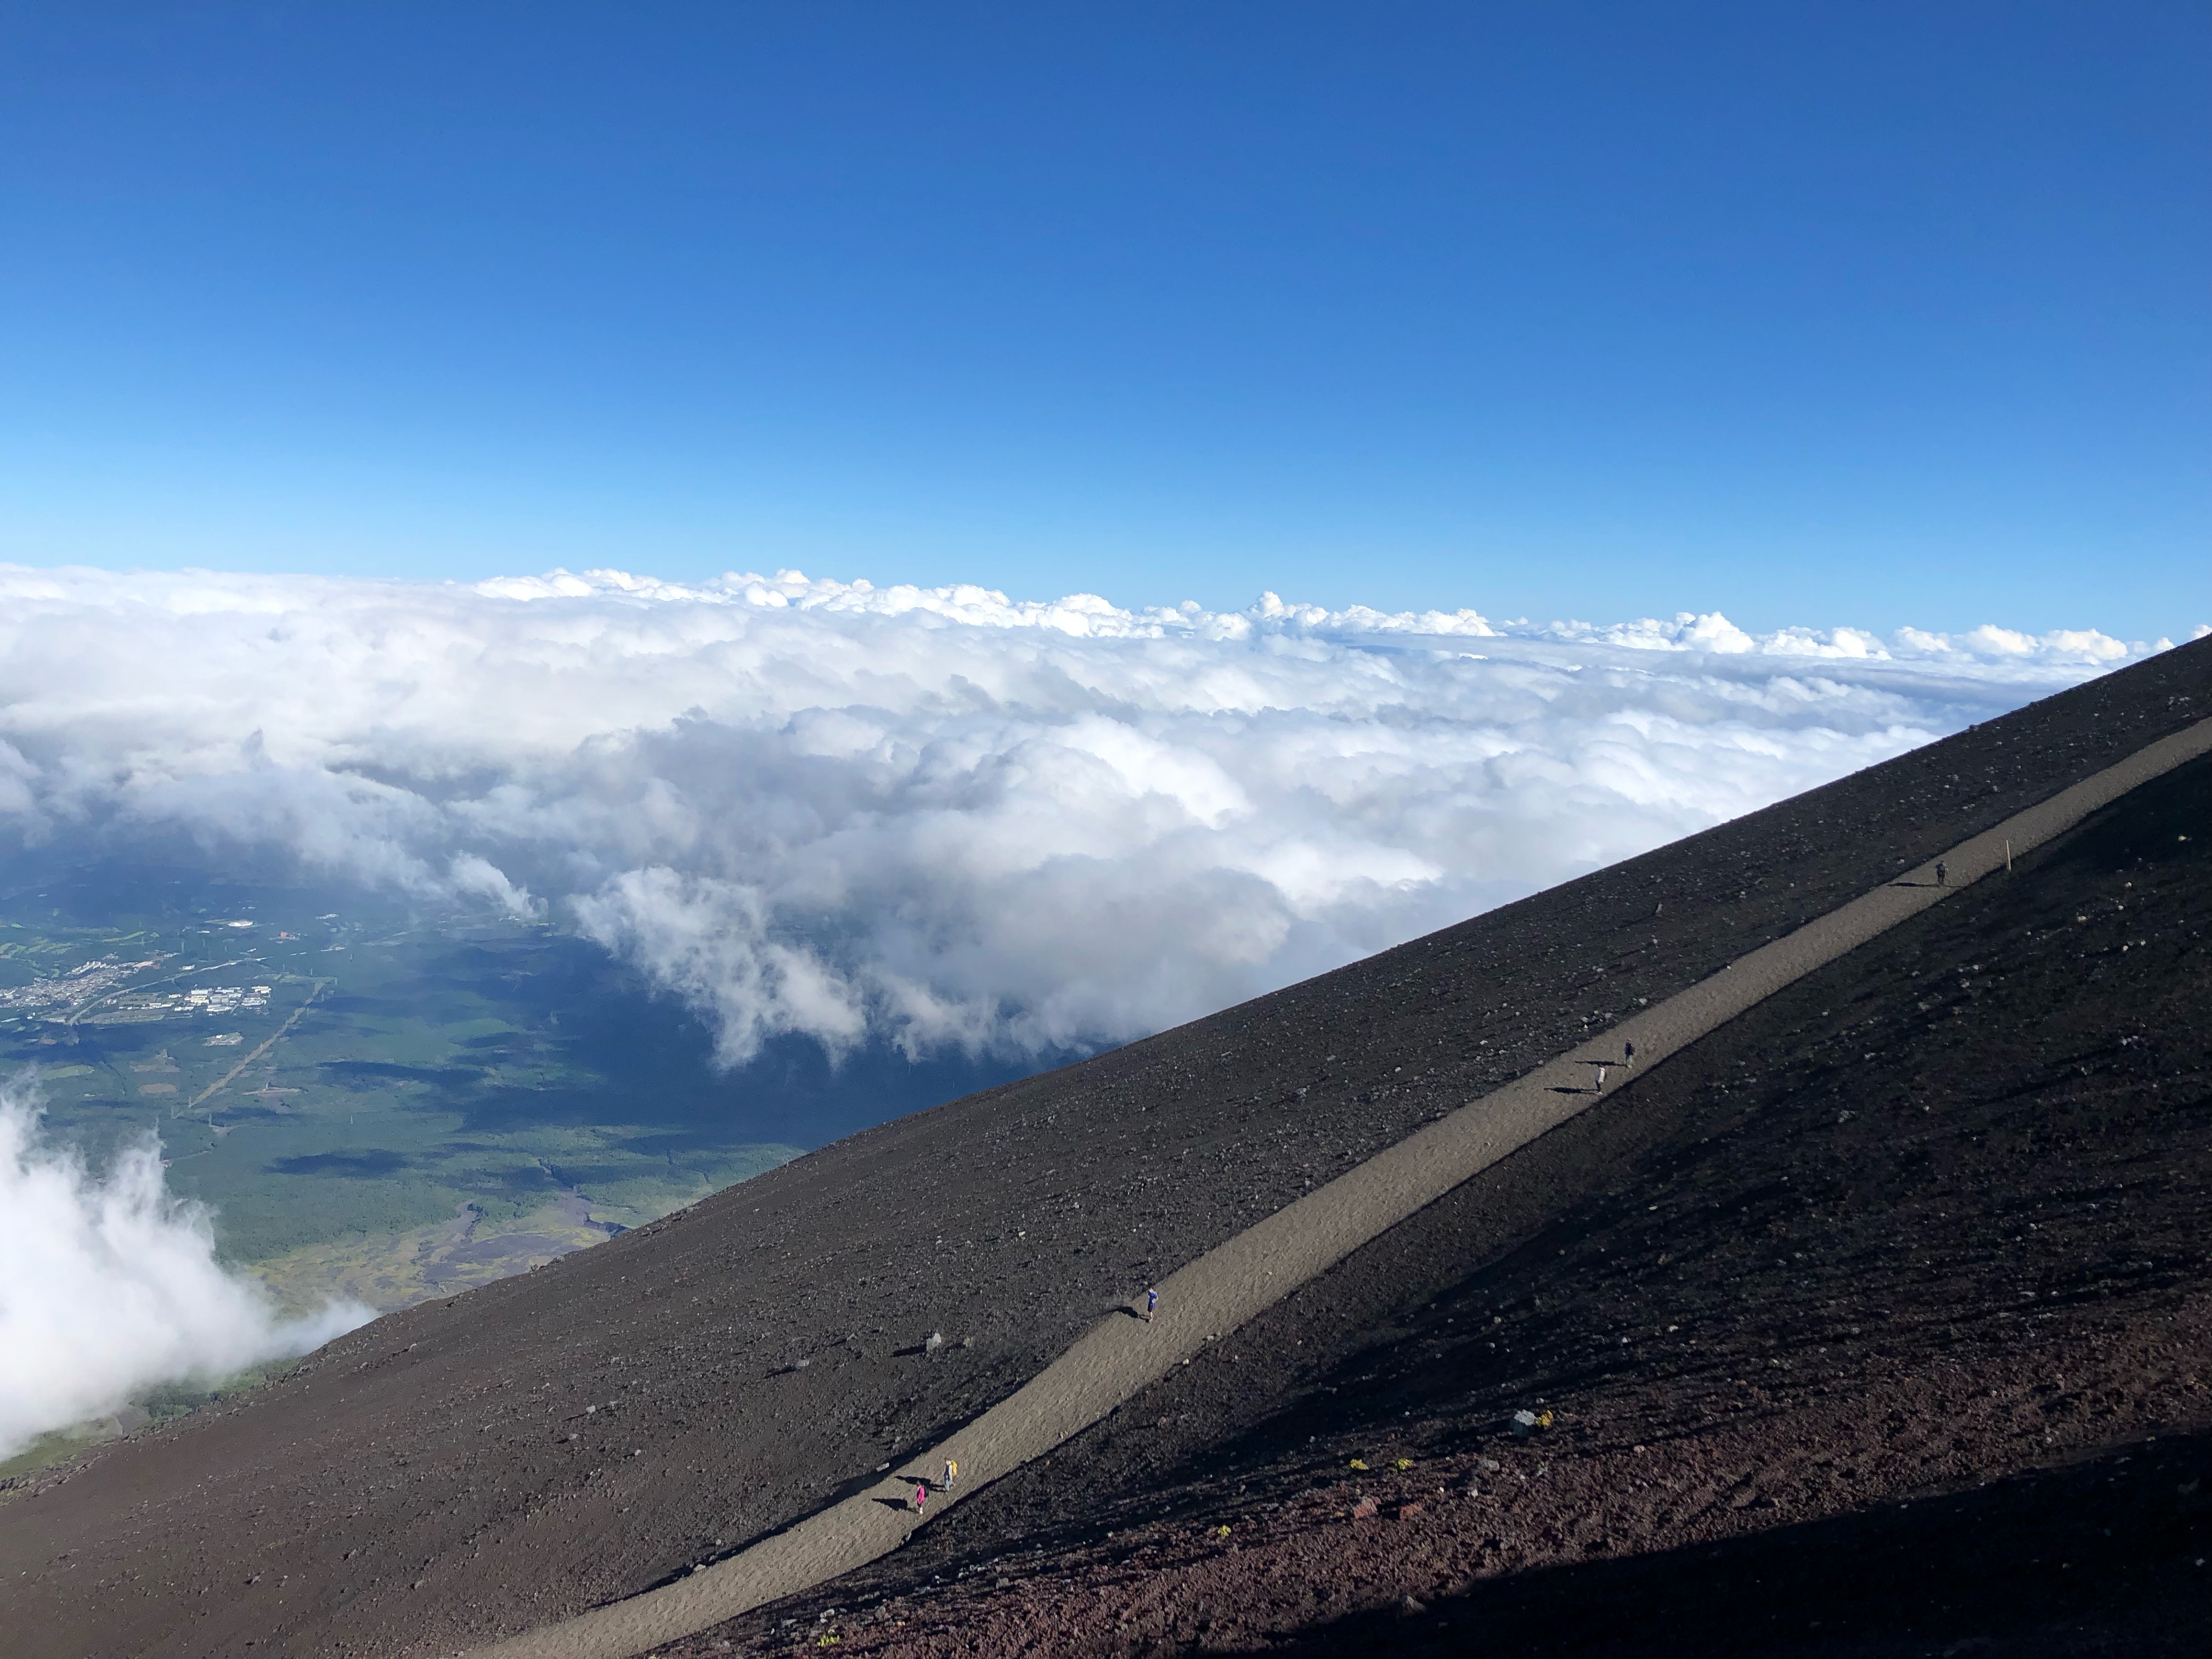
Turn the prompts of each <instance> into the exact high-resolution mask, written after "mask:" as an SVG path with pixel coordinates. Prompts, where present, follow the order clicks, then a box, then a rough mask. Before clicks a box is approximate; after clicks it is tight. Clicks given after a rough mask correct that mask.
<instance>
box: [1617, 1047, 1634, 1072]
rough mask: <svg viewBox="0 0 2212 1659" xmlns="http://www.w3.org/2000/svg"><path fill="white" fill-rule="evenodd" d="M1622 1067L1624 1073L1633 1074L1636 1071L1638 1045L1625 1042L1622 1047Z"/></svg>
mask: <svg viewBox="0 0 2212 1659" xmlns="http://www.w3.org/2000/svg"><path fill="white" fill-rule="evenodd" d="M1620 1065H1621V1069H1622V1070H1623V1071H1631V1072H1632V1071H1634V1070H1635V1069H1636V1045H1635V1044H1634V1043H1632V1042H1624V1043H1622V1044H1621V1045H1620Z"/></svg>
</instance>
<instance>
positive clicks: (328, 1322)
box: [0, 1073, 370, 1458]
mask: <svg viewBox="0 0 2212 1659" xmlns="http://www.w3.org/2000/svg"><path fill="white" fill-rule="evenodd" d="M369 1317H370V1310H368V1309H367V1308H365V1307H362V1306H360V1305H359V1304H331V1306H330V1307H328V1308H326V1309H325V1310H323V1312H321V1313H320V1314H318V1315H314V1316H311V1317H309V1318H307V1319H303V1320H299V1321H294V1322H284V1321H280V1320H279V1319H277V1318H276V1316H275V1314H274V1313H273V1312H272V1310H271V1309H270V1304H269V1299H268V1297H266V1295H264V1293H263V1291H261V1289H260V1287H259V1286H258V1285H255V1284H253V1283H252V1281H250V1280H248V1279H243V1278H241V1277H240V1276H239V1275H238V1274H236V1273H232V1272H230V1271H229V1270H228V1269H227V1268H225V1267H223V1266H222V1263H221V1262H219V1261H217V1260H216V1254H215V1238H214V1235H213V1233H212V1232H211V1231H210V1227H209V1224H208V1218H207V1214H206V1212H204V1210H202V1209H201V1208H200V1207H199V1206H197V1205H193V1204H190V1203H183V1202H179V1201H178V1200H176V1199H174V1198H173V1197H172V1196H171V1195H170V1194H169V1193H168V1191H167V1188H166V1187H165V1186H164V1185H163V1182H162V1178H161V1149H160V1147H159V1146H157V1145H156V1144H155V1142H154V1141H153V1140H151V1139H147V1140H144V1141H141V1142H139V1143H137V1144H135V1145H133V1146H130V1147H128V1148H126V1149H125V1151H124V1152H122V1154H121V1155H120V1156H119V1157H118V1158H116V1160H115V1161H114V1164H112V1167H111V1168H109V1169H108V1170H106V1171H105V1172H104V1173H100V1174H94V1172H92V1171H91V1170H88V1169H87V1168H86V1166H85V1164H84V1163H83V1162H82V1159H80V1158H78V1157H77V1156H76V1154H75V1153H74V1152H70V1151H69V1150H67V1149H65V1148H63V1147H59V1146H55V1145H53V1144H52V1142H51V1141H50V1140H48V1139H46V1137H44V1136H43V1135H42V1134H41V1133H40V1123H39V1107H38V1099H37V1088H36V1084H35V1080H34V1079H32V1078H31V1076H30V1075H29V1074H28V1073H25V1074H23V1075H21V1076H19V1077H17V1078H15V1079H12V1080H11V1081H9V1082H7V1083H4V1084H0V1458H5V1457H9V1456H12V1455H14V1454H15V1453H16V1452H18V1451H21V1449H23V1448H24V1447H25V1446H26V1445H27V1444H29V1443H31V1441H32V1440H33V1439H34V1438H36V1437H38V1436H39V1435H40V1434H42V1433H44V1432H46V1431H49V1430H52V1429H59V1428H64V1427H66V1426H68V1425H70V1424H73V1423H80V1422H83V1421H84V1420H86V1419H89V1418H94V1417H99V1416H102V1415H104V1414H106V1413H110V1412H112V1411H114V1410H116V1409H117V1408H118V1407H122V1406H124V1405H125V1404H127V1403H128V1402H129V1401H130V1400H131V1398H132V1396H133V1395H136V1394H137V1393H138V1392H140V1391H141V1390H143V1389H145V1388H147V1387H148V1386H149V1385H150V1384H153V1383H166V1382H172V1381H176V1380H179V1379H190V1378H201V1379H204V1380H206V1381H208V1382H216V1381H219V1380H220V1379H222V1378H223V1377H225V1376H231V1375H233V1374H234V1373H235V1372H237V1371H239V1370H243V1369H244V1368H246V1367H247V1366H250V1365H255V1364H260V1363H262V1362H263V1361H264V1360H269V1359H274V1358H280V1357H283V1356H285V1355H289V1354H296V1353H304V1352H307V1350H308V1349H310V1348H313V1347H318V1346H321V1345H322V1344H323V1343H325V1342H327V1341H329V1340H331V1338H332V1337H334V1336H336V1335H337V1334H340V1333H341V1332H343V1331H348V1330H351V1329H352V1328H354V1327H355V1326H356V1325H359V1324H361V1323H362V1322H364V1321H365V1320H367V1319H368V1318H369Z"/></svg>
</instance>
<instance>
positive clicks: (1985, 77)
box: [0, 0, 2212, 638]
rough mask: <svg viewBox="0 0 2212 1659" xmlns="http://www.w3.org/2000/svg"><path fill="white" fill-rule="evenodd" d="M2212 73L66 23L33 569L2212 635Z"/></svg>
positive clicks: (2, 135) (978, 33) (2164, 23)
mask: <svg viewBox="0 0 2212 1659" xmlns="http://www.w3.org/2000/svg"><path fill="white" fill-rule="evenodd" d="M2209 81H2212V21H2208V19H2207V16H2206V15H2205V13H2204V11H2203V8H2202V7H2199V6H2196V5H2182V4H2141V3H2124V0H2123V3H2106V4H2100V5H2097V6H2083V5H2079V4H2072V5H2063V6H2062V5H2038V4H2023V3H2006V4H1972V3H1947V4H1945V5H1943V6H1942V7H1929V6H1926V5H1924V4H1899V5H1885V4H1880V3H1851V4H1848V5H1843V4H1835V5H1808V6H1790V7H1774V6H1770V5H1757V6H1754V5H1741V6H1732V5H1718V4H1705V5H1669V6H1659V5H1656V4H1651V5H1622V4H1608V5H1602V6H1600V5H1575V4H1558V5H1547V6H1542V7H1505V6H1494V5H1472V4H1454V5H1426V4H1389V3H1373V4H1365V5H1360V6H1352V5H1336V6H1318V5H1297V4H1291V5H1285V4H1279V3H1277V4H1201V5H1196V6H1194V5H1190V4H1187V3H1186V4H1179V5H1175V6H1166V5H1145V4H1121V5H1116V6H1112V7H1106V6H1093V7H1078V6H1072V5H1068V6H1053V7H1035V6H1014V5H995V6H980V5H957V6H955V5H931V4H908V5H901V6H890V5H884V4H876V5H866V4H857V3H840V0H805V3H790V4H735V3H726V0H725V3H712V4H671V3H650V0H648V3H632V4H625V5H622V6H615V5H611V4H602V5H598V6H588V7H586V6H575V5H561V4H549V3H543V0H540V3H532V4H529V5H522V4H513V5H495V4H473V3H441V4H437V5H427V4H423V5H416V4H406V3H390V4H381V5H378V6H374V7H355V8H338V7H329V6H315V5H304V4H302V5H283V4H258V5H242V4H241V5H221V4H193V5H162V4H151V3H149V4H123V5H118V6H113V7H107V8H99V9H94V8H85V7H81V6H62V5H58V4H54V5H38V4H22V3H17V4H14V5H10V6H9V7H7V8H6V9H4V10H0V213H4V217H5V226H6V228H5V230H4V232H0V236H4V241H5V256H4V258H0V558H6V559H13V560H15V561H18V562H28V563H35V564H48V563H56V562H65V561H82V562H94V563H100V564H104V565H109V566H152V567H161V568H173V567H176V566H179V565H186V564H197V565H207V566H213V567H218V568H234V569H246V570H256V569H265V570H331V571H345V572H353V573H359V574H391V575H400V576H453V577H476V576H480V575H484V574H493V573H495V572H513V571H522V570H535V569H541V568H546V567H549V566H551V565H554V564H565V565H568V566H571V567H583V566H587V565H603V564H611V565H618V566H622V567H624V568H632V569H637V570H643V571H649V572H652V573H653V574H659V575H663V576H668V577H676V578H682V577H685V576H696V575H703V574H711V573H714V572H717V571H720V570H724V569H728V568H775V567H777V566H780V565H796V566H800V567H803V568H806V569H808V570H809V571H811V572H814V573H817V574H830V575H837V576H842V577H853V576H867V577H870V578H872V579H874V580H878V581H892V580H911V581H919V582H924V583H937V582H945V581H952V580H971V581H980V582H984V583H987V584H990V585H994V586H1001V587H1004V588H1006V589H1008V590H1010V591H1012V592H1017V593H1020V594H1025V595H1042V594H1052V593H1059V592H1068V591H1072V590H1075V589H1091V590H1094V591H1097V592H1103V593H1106V594H1107V595H1109V597H1111V598H1113V599H1115V600H1117V601H1119V602H1121V603H1125V604H1143V603H1156V602H1164V601H1173V600H1176V599H1184V598H1192V599H1198V600H1200V602H1202V603H1204V604H1206V605H1210V606H1226V605H1237V604H1242V603H1243V602H1246V601H1248V600H1249V599H1250V598H1251V597H1252V596H1253V595H1254V594H1255V593H1256V592H1258V591H1259V590H1261V588H1263V587H1264V588H1273V589H1275V590H1278V591H1279V592H1283V593H1285V595H1286V596H1290V597H1293V598H1297V599H1307V600H1312V601H1317V602H1321V603H1324V604H1330V605H1341V604H1343V603H1346V602H1349V601H1362V602H1365V603H1369V604H1374V605H1383V606H1386V607H1413V606H1430V605H1440V606H1457V605H1473V606H1476V607H1478V608H1480V609H1481V610H1483V611H1486V613H1489V614H1492V615H1495V616H1500V617H1513V616H1518V615H1522V614H1528V615H1532V616H1535V617H1565V616H1577V617H1590V618H1595V619H1613V618H1618V617H1627V616H1632V615H1638V614H1644V613H1648V612H1659V613H1668V612H1671V611H1675V610H1677V609H1683V608H1691V609H1700V610H1703V609H1712V608H1719V609H1723V610H1725V611H1727V612H1728V613H1729V615H1730V616H1731V617H1734V618H1735V620H1737V621H1738V622H1739V623H1742V624H1744V625H1746V626H1748V627H1753V628H1763V627H1771V626H1775V625H1778V624H1780V623H1793V622H1794V623H1812V624H1817V625H1834V624H1839V623H1852V624H1857V625H1860V626H1866V627H1873V628H1877V629H1889V628H1892V627H1894V626H1896V625H1898V624H1899V623H1915V624H1917V625H1920V626H1923V627H1933V628H1947V629H1948V628H1962V627H1967V626H1971V625H1972V624H1974V623H1980V622H1984V621H1994V622H1997V623H2002V624H2005V625H2008V626H2012V627H2017V628H2026V629H2047V628H2052V627H2059V626H2095V627H2100V628H2103V629H2106V630H2107V631H2109V632H2112V633H2115V634H2118V635H2123V636H2128V637H2138V638H2139V637H2144V636H2148V635H2154V634H2158V633H2161V632H2163V633H2169V634H2173V635H2177V636H2179V635H2181V634H2182V633H2185V631H2186V630H2187V629H2188V628H2189V627H2190V626H2191V625H2192V624H2194V623H2199V622H2202V621H2205V620H2209V619H2212V580H2208V574H2212V562H2209V561H2208V559H2207V556H2206V546H2207V539H2206V538H2207V532H2208V530H2212V487H2208V486H2209V483H2212V481H2208V467H2207V460H2206V458H2207V454H2208V440H2212V327H2208V324H2209V323H2212V301H2208V297H2207V295H2208V293H2212V289H2208V286H2207V281H2206V279H2207V276H2208V265H2209V264H2212V262H2208V258H2207V254H2208V241H2212V236H2208V225H2207V220H2208V210H2209V209H2208V204H2212V189H2208V186H2212V165H2208V162H2212V102H2209V101H2208V100H2206V99H2205V98H2204V97H2203V88H2204V86H2205V85H2206V84H2208V82H2209Z"/></svg>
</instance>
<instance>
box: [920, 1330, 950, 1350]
mask: <svg viewBox="0 0 2212 1659" xmlns="http://www.w3.org/2000/svg"><path fill="white" fill-rule="evenodd" d="M943 1346H945V1333H944V1332H942V1331H932V1332H931V1333H930V1334H928V1335H927V1336H926V1337H924V1338H923V1339H922V1341H921V1351H922V1352H924V1353H935V1352H937V1351H938V1350H939V1348H941V1347H943Z"/></svg>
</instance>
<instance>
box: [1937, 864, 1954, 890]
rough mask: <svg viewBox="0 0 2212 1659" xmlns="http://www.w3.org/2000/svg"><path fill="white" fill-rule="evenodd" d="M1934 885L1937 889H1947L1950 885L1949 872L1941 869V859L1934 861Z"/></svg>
mask: <svg viewBox="0 0 2212 1659" xmlns="http://www.w3.org/2000/svg"><path fill="white" fill-rule="evenodd" d="M1950 884H1951V872H1949V871H1948V870H1947V869H1945V868H1944V867H1943V860H1941V859H1937V860H1936V885H1937V886H1938V887H1948V886H1949V885H1950Z"/></svg>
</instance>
